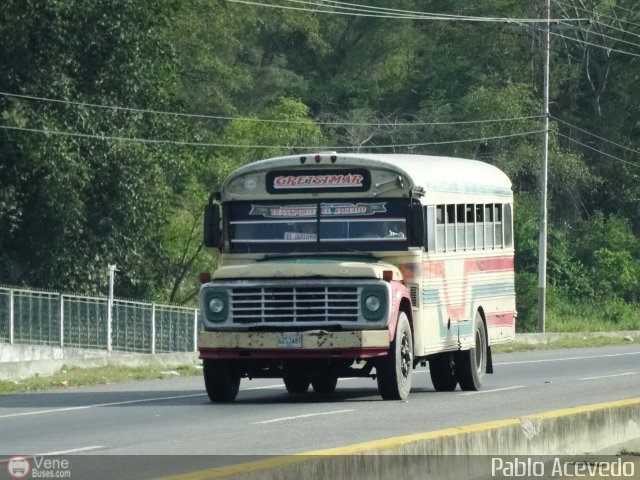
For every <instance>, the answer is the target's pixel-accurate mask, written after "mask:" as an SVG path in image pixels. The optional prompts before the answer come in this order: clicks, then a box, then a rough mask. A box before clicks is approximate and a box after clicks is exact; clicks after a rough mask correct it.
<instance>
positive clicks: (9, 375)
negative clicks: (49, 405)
mask: <svg viewBox="0 0 640 480" xmlns="http://www.w3.org/2000/svg"><path fill="white" fill-rule="evenodd" d="M197 359H198V354H197V353H195V352H179V353H158V354H155V355H151V354H142V353H120V352H118V353H111V354H109V353H108V352H106V351H104V350H83V349H76V348H64V349H63V348H59V347H42V346H29V345H2V344H0V380H20V379H23V378H29V377H33V376H35V375H40V376H47V375H52V374H54V373H56V372H57V371H59V370H60V369H61V368H62V367H63V366H65V365H66V366H69V367H80V368H91V367H101V366H104V365H121V366H130V367H138V366H149V365H159V366H162V367H167V368H174V367H178V366H180V365H192V364H193V363H195V362H196V361H197Z"/></svg>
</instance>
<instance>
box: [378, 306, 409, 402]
mask: <svg viewBox="0 0 640 480" xmlns="http://www.w3.org/2000/svg"><path fill="white" fill-rule="evenodd" d="M412 373H413V337H412V335H411V327H410V325H409V319H408V318H407V314H406V313H404V312H400V314H399V315H398V325H397V326H396V337H395V338H394V340H393V342H391V347H390V348H389V354H388V355H387V356H386V357H383V358H381V359H380V360H378V363H377V365H376V378H377V381H378V391H379V392H380V395H381V396H382V398H383V399H385V400H404V399H406V398H407V397H408V396H409V391H410V390H411V376H412Z"/></svg>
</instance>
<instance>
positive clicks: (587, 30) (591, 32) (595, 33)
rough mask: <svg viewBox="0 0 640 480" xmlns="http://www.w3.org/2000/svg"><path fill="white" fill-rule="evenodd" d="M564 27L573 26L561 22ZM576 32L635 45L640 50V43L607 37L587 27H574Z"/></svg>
mask: <svg viewBox="0 0 640 480" xmlns="http://www.w3.org/2000/svg"><path fill="white" fill-rule="evenodd" d="M560 23H561V24H562V25H570V26H572V25H571V24H570V23H566V22H560ZM595 23H600V22H595ZM601 25H605V24H601ZM574 29H575V30H579V31H582V32H585V33H587V34H589V35H597V36H598V37H602V38H608V39H610V40H614V41H616V42H620V43H626V44H628V45H633V46H634V47H637V48H640V44H639V43H635V42H630V41H628V40H623V39H621V38H616V37H612V36H610V35H605V34H604V33H599V32H596V31H594V30H589V29H588V28H585V27H574ZM638 36H639V37H640V35H638Z"/></svg>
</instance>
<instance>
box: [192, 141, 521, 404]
mask: <svg viewBox="0 0 640 480" xmlns="http://www.w3.org/2000/svg"><path fill="white" fill-rule="evenodd" d="M512 220H513V194H512V190H511V182H510V181H509V179H508V178H507V176H506V175H505V174H504V173H503V172H502V171H500V170H499V169H498V168H496V167H494V166H492V165H489V164H487V163H483V162H480V161H475V160H467V159H461V158H452V157H439V156H426V155H399V154H351V153H344V154H342V153H336V152H321V153H314V154H306V155H292V156H284V157H278V158H270V159H266V160H261V161H257V162H254V163H251V164H249V165H246V166H244V167H241V168H239V169H238V170H236V171H235V172H233V173H232V174H231V175H230V176H229V178H228V179H227V180H226V181H225V182H224V184H223V185H222V188H221V190H220V192H216V193H215V194H213V195H212V196H211V201H210V203H209V205H208V206H207V207H206V210H205V232H204V236H205V244H206V245H207V246H210V247H217V248H220V250H221V252H222V254H221V257H220V264H219V268H218V269H217V270H216V271H215V272H214V274H213V275H212V276H211V278H209V279H205V280H203V281H204V283H203V285H202V286H201V289H200V295H199V301H200V308H201V310H202V314H203V315H202V317H203V331H201V332H200V333H199V337H198V349H199V352H200V357H201V358H202V359H203V364H204V380H205V386H206V390H207V393H208V395H209V397H210V399H211V401H213V402H228V401H233V400H234V399H235V398H236V396H237V394H238V390H239V385H240V381H241V379H242V378H282V379H283V381H284V384H285V387H286V389H287V390H288V391H289V392H291V393H298V394H299V393H304V392H306V391H307V390H308V389H309V387H310V386H311V387H312V388H313V389H314V391H315V392H317V393H321V394H324V393H331V392H333V391H334V390H335V388H336V384H337V380H338V378H340V377H353V376H368V377H372V378H375V379H376V381H377V386H378V391H379V393H380V395H381V396H382V398H384V399H387V400H393V399H405V398H406V397H407V396H408V395H409V392H410V389H411V383H412V372H413V370H414V368H416V367H417V366H419V365H423V366H426V364H427V362H428V363H429V370H430V375H431V380H432V382H433V385H434V387H435V389H436V390H438V391H448V390H454V389H455V388H456V387H457V386H458V385H459V386H460V388H461V389H462V390H477V389H479V388H480V387H481V385H482V383H483V380H484V376H485V374H486V373H493V366H492V361H491V347H492V346H493V345H495V344H498V343H502V342H508V341H511V340H513V338H514V333H515V317H516V312H515V289H514V272H513V266H514V257H513V255H514V246H513V222H512Z"/></svg>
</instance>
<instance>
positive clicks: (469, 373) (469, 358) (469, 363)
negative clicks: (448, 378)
mask: <svg viewBox="0 0 640 480" xmlns="http://www.w3.org/2000/svg"><path fill="white" fill-rule="evenodd" d="M473 336H474V339H475V341H474V345H473V347H472V348H471V349H469V350H463V351H460V352H456V356H455V363H456V377H457V378H458V383H460V388H461V389H462V390H466V391H475V390H480V388H482V382H483V381H484V376H485V374H486V372H487V330H486V329H485V327H484V322H483V321H482V316H481V315H480V312H476V317H475V320H474V325H473Z"/></svg>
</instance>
